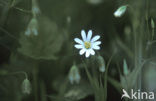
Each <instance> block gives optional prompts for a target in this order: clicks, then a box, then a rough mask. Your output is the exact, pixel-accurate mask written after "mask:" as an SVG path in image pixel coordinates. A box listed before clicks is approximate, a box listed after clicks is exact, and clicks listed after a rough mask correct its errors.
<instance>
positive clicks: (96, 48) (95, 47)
mask: <svg viewBox="0 0 156 101" xmlns="http://www.w3.org/2000/svg"><path fill="white" fill-rule="evenodd" d="M92 48H93V49H95V50H100V47H99V46H97V45H95V46H93V47H92Z"/></svg>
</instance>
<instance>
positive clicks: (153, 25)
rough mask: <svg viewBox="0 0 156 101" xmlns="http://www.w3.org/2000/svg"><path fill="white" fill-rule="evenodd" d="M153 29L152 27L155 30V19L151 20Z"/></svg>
mask: <svg viewBox="0 0 156 101" xmlns="http://www.w3.org/2000/svg"><path fill="white" fill-rule="evenodd" d="M151 27H152V28H153V29H154V28H155V24H154V21H153V19H151Z"/></svg>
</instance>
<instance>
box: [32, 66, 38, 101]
mask: <svg viewBox="0 0 156 101" xmlns="http://www.w3.org/2000/svg"><path fill="white" fill-rule="evenodd" d="M37 83H38V63H35V65H34V68H33V86H34V97H35V101H38V84H37Z"/></svg>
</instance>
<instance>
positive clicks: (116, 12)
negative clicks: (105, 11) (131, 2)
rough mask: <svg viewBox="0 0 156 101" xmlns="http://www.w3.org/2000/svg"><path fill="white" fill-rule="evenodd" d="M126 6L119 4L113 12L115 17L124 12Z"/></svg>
mask: <svg viewBox="0 0 156 101" xmlns="http://www.w3.org/2000/svg"><path fill="white" fill-rule="evenodd" d="M126 9H127V6H120V7H119V8H118V9H117V10H116V11H115V12H114V16H115V17H121V16H122V15H123V14H124V13H125V12H126Z"/></svg>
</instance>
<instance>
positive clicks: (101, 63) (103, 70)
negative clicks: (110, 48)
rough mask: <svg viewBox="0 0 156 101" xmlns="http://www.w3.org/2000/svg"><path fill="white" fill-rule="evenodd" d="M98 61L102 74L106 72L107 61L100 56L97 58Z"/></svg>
mask: <svg viewBox="0 0 156 101" xmlns="http://www.w3.org/2000/svg"><path fill="white" fill-rule="evenodd" d="M97 60H98V64H99V71H100V72H105V67H106V65H105V60H104V58H103V57H102V56H98V57H97Z"/></svg>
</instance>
